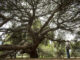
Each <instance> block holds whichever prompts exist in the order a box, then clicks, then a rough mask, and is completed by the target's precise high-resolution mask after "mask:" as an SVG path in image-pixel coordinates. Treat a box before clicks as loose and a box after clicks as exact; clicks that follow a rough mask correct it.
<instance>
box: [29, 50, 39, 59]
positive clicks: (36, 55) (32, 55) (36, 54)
mask: <svg viewBox="0 0 80 60" xmlns="http://www.w3.org/2000/svg"><path fill="white" fill-rule="evenodd" d="M30 58H38V53H37V51H36V50H35V51H32V52H31V53H30Z"/></svg>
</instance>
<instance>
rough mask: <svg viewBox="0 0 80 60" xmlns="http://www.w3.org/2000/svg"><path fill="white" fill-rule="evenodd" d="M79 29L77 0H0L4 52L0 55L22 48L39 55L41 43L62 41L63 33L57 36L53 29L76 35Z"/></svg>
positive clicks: (0, 47)
mask: <svg viewBox="0 0 80 60" xmlns="http://www.w3.org/2000/svg"><path fill="white" fill-rule="evenodd" d="M5 26H6V27H5ZM79 29H80V1H79V0H0V32H1V36H0V37H1V41H2V45H0V51H6V53H4V54H1V55H0V57H4V56H7V55H8V54H9V53H10V54H11V53H13V52H15V51H21V52H23V53H27V54H29V55H30V57H31V58H38V57H39V55H38V52H39V50H40V48H39V46H40V44H43V45H47V43H49V41H53V42H54V41H57V42H58V43H61V42H62V44H65V43H64V42H66V40H65V36H64V34H61V33H60V32H59V33H58V34H59V35H61V36H57V38H56V34H57V33H56V31H57V32H58V31H62V32H63V33H65V34H67V32H70V33H75V34H77V33H78V32H79ZM60 37H62V38H60ZM55 45H56V43H55ZM61 46H63V45H61ZM58 49H59V48H58ZM60 49H61V48H60ZM63 50H64V49H63ZM40 51H41V50H40ZM58 54H59V53H58ZM62 54H64V53H62Z"/></svg>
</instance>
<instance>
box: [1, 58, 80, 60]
mask: <svg viewBox="0 0 80 60" xmlns="http://www.w3.org/2000/svg"><path fill="white" fill-rule="evenodd" d="M3 60H80V59H79V58H77V59H74V58H71V59H52V58H51V59H3Z"/></svg>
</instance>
